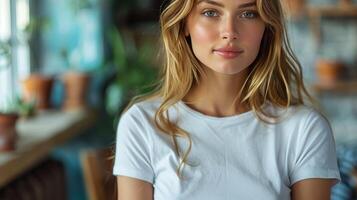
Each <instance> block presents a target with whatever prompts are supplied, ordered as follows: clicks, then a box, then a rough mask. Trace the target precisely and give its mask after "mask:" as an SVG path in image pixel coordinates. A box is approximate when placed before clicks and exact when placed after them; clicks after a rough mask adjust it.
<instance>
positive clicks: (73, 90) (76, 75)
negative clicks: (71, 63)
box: [62, 72, 90, 110]
mask: <svg viewBox="0 0 357 200" xmlns="http://www.w3.org/2000/svg"><path fill="white" fill-rule="evenodd" d="M62 80H63V83H64V87H65V99H64V103H63V109H65V110H73V109H78V108H84V107H86V106H87V103H86V98H87V93H88V91H87V90H88V86H89V81H90V77H89V75H88V74H86V73H81V72H68V73H66V74H65V75H64V76H63V77H62Z"/></svg>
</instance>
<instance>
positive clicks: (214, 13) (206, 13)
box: [203, 10, 218, 17]
mask: <svg viewBox="0 0 357 200" xmlns="http://www.w3.org/2000/svg"><path fill="white" fill-rule="evenodd" d="M203 15H204V16H207V17H216V16H218V13H217V12H216V11H213V10H208V11H205V12H203Z"/></svg>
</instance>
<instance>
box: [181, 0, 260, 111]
mask: <svg viewBox="0 0 357 200" xmlns="http://www.w3.org/2000/svg"><path fill="white" fill-rule="evenodd" d="M198 2H199V3H197V4H196V5H195V6H194V7H193V9H192V11H191V13H190V14H189V16H188V17H187V21H186V30H185V35H186V37H189V38H190V40H191V44H192V50H193V53H194V55H195V56H196V58H197V59H198V60H199V61H200V62H201V63H202V64H203V66H204V68H203V69H204V70H205V72H206V75H207V76H202V77H201V80H200V84H198V85H195V86H194V87H193V88H192V89H191V91H190V92H189V93H188V95H187V96H186V97H185V98H184V101H186V102H190V107H192V108H193V109H195V110H198V111H200V112H202V113H204V114H207V115H212V116H218V117H223V116H230V115H235V114H238V113H242V112H245V111H247V110H248V109H247V108H246V107H245V105H239V104H236V105H233V106H232V103H233V102H234V98H235V97H236V94H237V93H238V92H239V90H240V89H241V88H242V85H243V83H244V81H245V80H246V78H247V76H248V67H249V66H250V64H251V63H252V62H253V61H254V60H255V58H256V56H257V54H258V52H259V48H260V43H261V40H262V38H263V34H264V30H265V25H264V22H263V21H262V20H261V18H260V17H259V14H258V13H257V8H256V6H255V1H252V0H226V1H222V0H215V1H198ZM221 48H228V49H233V50H235V51H239V52H241V53H240V54H239V55H238V56H236V57H234V58H226V57H224V56H222V55H221V54H220V52H219V50H220V49H221Z"/></svg>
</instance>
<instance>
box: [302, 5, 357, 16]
mask: <svg viewBox="0 0 357 200" xmlns="http://www.w3.org/2000/svg"><path fill="white" fill-rule="evenodd" d="M307 10H308V14H309V16H313V17H321V16H324V17H357V5H351V6H335V5H332V6H310V7H309V8H308V9H307Z"/></svg>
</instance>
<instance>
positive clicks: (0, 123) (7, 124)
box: [0, 113, 18, 152]
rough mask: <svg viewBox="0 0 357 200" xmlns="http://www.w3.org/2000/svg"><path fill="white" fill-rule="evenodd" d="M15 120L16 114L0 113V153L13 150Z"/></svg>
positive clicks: (15, 135)
mask: <svg viewBox="0 0 357 200" xmlns="http://www.w3.org/2000/svg"><path fill="white" fill-rule="evenodd" d="M17 119H18V115H17V114H4V113H0V152H6V151H13V150H15V146H16V139H17V133H16V121H17Z"/></svg>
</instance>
